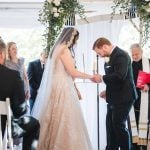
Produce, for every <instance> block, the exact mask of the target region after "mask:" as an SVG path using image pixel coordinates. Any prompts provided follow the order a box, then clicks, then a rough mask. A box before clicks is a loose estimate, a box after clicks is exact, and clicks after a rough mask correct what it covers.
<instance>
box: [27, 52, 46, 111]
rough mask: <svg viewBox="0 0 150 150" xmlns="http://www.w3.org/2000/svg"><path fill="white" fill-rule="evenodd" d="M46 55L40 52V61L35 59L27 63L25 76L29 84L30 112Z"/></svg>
mask: <svg viewBox="0 0 150 150" xmlns="http://www.w3.org/2000/svg"><path fill="white" fill-rule="evenodd" d="M47 57H48V55H47V53H46V51H42V52H41V54H40V59H37V60H35V61H32V62H30V63H29V66H28V70H27V74H28V79H29V84H30V94H31V97H30V109H31V110H32V108H33V105H34V102H35V99H36V96H37V92H38V89H39V87H40V83H41V79H42V75H43V71H44V67H45V63H46V60H47Z"/></svg>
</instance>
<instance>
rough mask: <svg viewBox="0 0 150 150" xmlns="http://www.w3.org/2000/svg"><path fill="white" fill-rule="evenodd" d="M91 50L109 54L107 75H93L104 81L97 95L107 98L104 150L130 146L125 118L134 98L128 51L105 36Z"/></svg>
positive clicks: (122, 148)
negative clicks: (103, 88)
mask: <svg viewBox="0 0 150 150" xmlns="http://www.w3.org/2000/svg"><path fill="white" fill-rule="evenodd" d="M93 50H94V51H95V52H96V53H97V54H98V55H99V56H101V57H109V58H110V60H109V62H108V63H107V64H105V73H106V75H103V76H102V75H98V74H97V75H95V79H94V80H95V82H97V83H100V82H104V83H105V84H106V91H103V92H102V93H101V94H100V96H101V97H103V98H106V102H107V103H108V104H107V116H106V133H107V146H106V150H119V148H120V150H131V140H130V136H129V131H128V129H127V128H126V121H127V118H128V115H129V111H130V109H131V106H132V105H133V103H134V100H135V99H136V98H137V94H136V91H135V85H134V81H133V76H132V66H131V60H130V57H129V55H128V54H127V53H126V52H125V51H123V50H121V49H120V48H119V47H117V46H113V45H112V44H111V42H110V41H109V40H108V39H106V38H103V37H102V38H99V39H97V40H96V41H95V43H94V45H93Z"/></svg>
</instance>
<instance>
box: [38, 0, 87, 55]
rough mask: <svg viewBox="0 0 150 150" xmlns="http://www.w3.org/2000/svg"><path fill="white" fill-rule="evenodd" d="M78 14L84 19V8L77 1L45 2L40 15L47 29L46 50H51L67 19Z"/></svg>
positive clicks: (45, 37)
mask: <svg viewBox="0 0 150 150" xmlns="http://www.w3.org/2000/svg"><path fill="white" fill-rule="evenodd" d="M75 14H78V15H79V16H80V17H81V18H85V17H84V8H83V6H82V5H81V4H80V3H79V2H78V1H77V0H45V1H44V5H43V8H42V10H41V11H40V14H39V21H40V22H41V23H42V24H43V25H44V26H45V27H46V30H45V34H44V39H46V41H47V45H46V50H47V51H48V52H49V50H50V48H51V47H52V46H53V45H54V42H55V40H56V38H57V36H58V34H59V33H60V31H61V29H62V27H63V26H64V24H65V22H66V21H67V19H68V18H69V17H70V16H72V15H75Z"/></svg>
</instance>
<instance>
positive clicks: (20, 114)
mask: <svg viewBox="0 0 150 150" xmlns="http://www.w3.org/2000/svg"><path fill="white" fill-rule="evenodd" d="M5 55H6V45H5V43H4V42H3V40H2V39H1V38H0V100H1V101H5V99H6V98H7V97H9V98H10V104H11V109H12V112H13V117H14V119H13V124H12V125H13V128H12V130H13V131H12V135H13V137H14V138H16V137H23V150H35V149H36V145H37V141H38V137H39V128H40V126H39V122H38V121H37V120H36V119H35V118H33V117H30V116H24V114H25V113H26V110H27V107H26V102H25V93H24V85H23V82H22V80H21V78H20V75H19V72H17V71H14V70H10V69H8V68H7V67H5V66H4V62H5ZM1 123H2V133H3V135H4V130H5V124H6V116H2V122H1ZM0 130H1V129H0ZM20 131H21V132H20Z"/></svg>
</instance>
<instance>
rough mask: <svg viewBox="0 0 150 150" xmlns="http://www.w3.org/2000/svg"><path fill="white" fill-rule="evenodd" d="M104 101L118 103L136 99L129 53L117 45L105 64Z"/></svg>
mask: <svg viewBox="0 0 150 150" xmlns="http://www.w3.org/2000/svg"><path fill="white" fill-rule="evenodd" d="M105 72H106V75H104V76H103V80H104V82H105V83H106V101H107V102H108V103H109V104H113V105H120V104H123V103H128V102H132V101H134V100H135V99H137V93H136V89H135V85H134V80H133V74H132V65H131V59H130V57H129V55H128V54H127V53H126V52H125V51H123V50H121V49H120V48H118V47H115V49H114V50H113V52H112V54H111V56H110V60H109V62H108V63H107V64H105Z"/></svg>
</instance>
